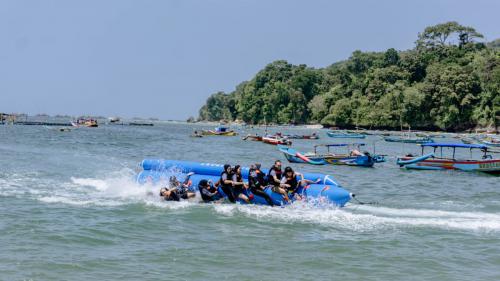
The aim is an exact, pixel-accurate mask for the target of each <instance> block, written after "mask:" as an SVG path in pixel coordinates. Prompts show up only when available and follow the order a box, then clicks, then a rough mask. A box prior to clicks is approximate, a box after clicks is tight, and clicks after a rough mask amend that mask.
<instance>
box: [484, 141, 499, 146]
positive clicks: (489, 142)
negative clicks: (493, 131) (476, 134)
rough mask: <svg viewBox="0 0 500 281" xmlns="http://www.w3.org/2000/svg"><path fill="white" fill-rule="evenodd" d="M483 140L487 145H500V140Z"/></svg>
mask: <svg viewBox="0 0 500 281" xmlns="http://www.w3.org/2000/svg"><path fill="white" fill-rule="evenodd" d="M481 142H482V143H484V144H485V145H487V146H492V147H500V142H493V141H485V140H483V141H481Z"/></svg>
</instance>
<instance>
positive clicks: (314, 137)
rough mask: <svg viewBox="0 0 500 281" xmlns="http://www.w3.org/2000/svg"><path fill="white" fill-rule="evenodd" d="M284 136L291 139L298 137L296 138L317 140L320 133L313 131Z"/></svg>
mask: <svg viewBox="0 0 500 281" xmlns="http://www.w3.org/2000/svg"><path fill="white" fill-rule="evenodd" d="M284 137H287V138H289V139H296V140H317V139H319V135H318V134H316V133H312V134H310V135H284Z"/></svg>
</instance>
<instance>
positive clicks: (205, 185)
mask: <svg viewBox="0 0 500 281" xmlns="http://www.w3.org/2000/svg"><path fill="white" fill-rule="evenodd" d="M198 189H199V190H200V195H201V199H202V200H203V202H205V203H209V202H215V201H218V200H219V199H221V195H220V194H219V192H218V191H217V187H215V186H214V185H213V183H212V181H211V180H205V179H203V180H200V182H199V183H198Z"/></svg>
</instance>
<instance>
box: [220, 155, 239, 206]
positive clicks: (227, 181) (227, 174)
mask: <svg viewBox="0 0 500 281" xmlns="http://www.w3.org/2000/svg"><path fill="white" fill-rule="evenodd" d="M232 178H233V170H232V169H231V165H229V164H226V165H224V171H223V172H222V173H221V174H220V180H219V182H220V187H221V189H222V191H224V193H225V194H226V196H227V199H228V200H229V201H230V202H231V203H236V199H235V196H234V193H233V181H232Z"/></svg>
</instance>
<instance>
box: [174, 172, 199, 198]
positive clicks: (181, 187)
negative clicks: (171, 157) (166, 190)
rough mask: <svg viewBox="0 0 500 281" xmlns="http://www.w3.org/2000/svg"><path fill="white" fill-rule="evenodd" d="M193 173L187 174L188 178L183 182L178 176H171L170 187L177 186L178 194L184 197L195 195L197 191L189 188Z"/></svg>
mask: <svg viewBox="0 0 500 281" xmlns="http://www.w3.org/2000/svg"><path fill="white" fill-rule="evenodd" d="M192 175H193V173H189V174H187V176H186V179H185V180H184V182H182V184H181V183H180V182H179V180H178V179H177V177H176V176H171V177H170V179H169V185H170V189H174V188H175V189H176V190H177V194H178V195H179V197H180V198H182V199H189V198H193V197H195V196H196V193H194V192H192V191H191V190H189V187H190V186H191V180H190V177H191V176H192Z"/></svg>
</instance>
